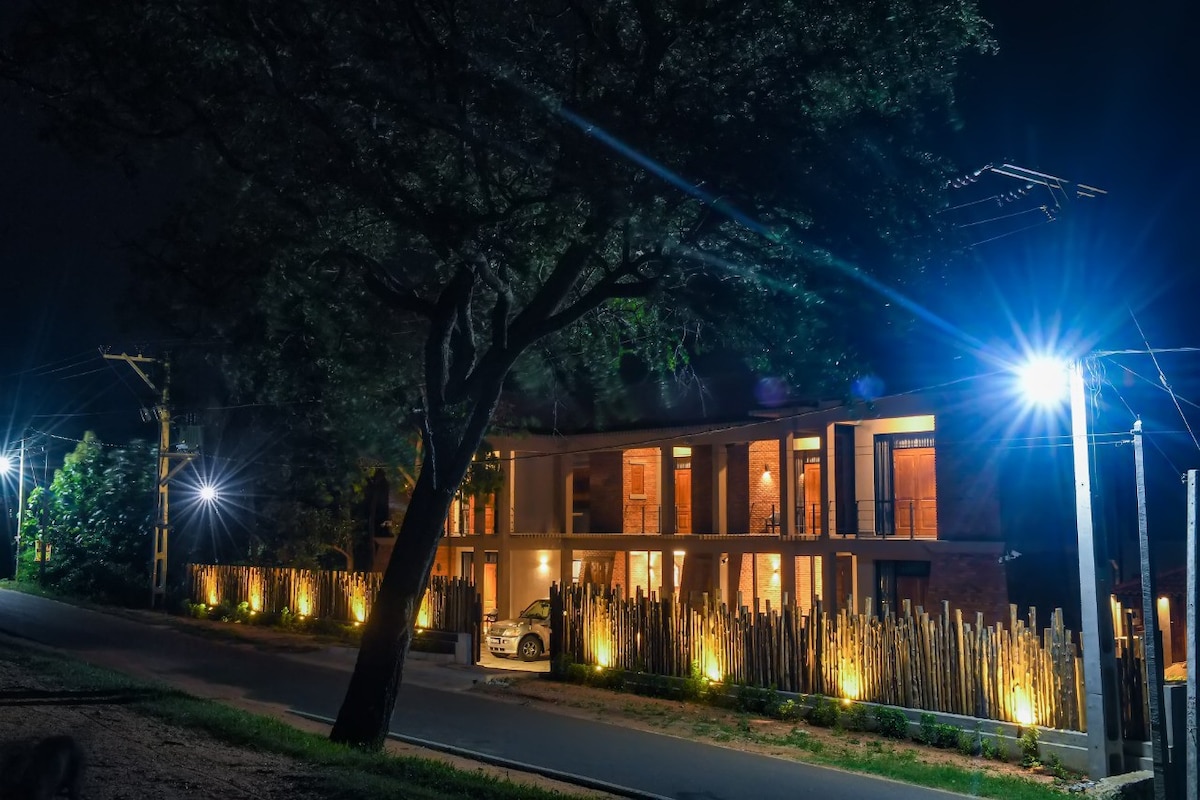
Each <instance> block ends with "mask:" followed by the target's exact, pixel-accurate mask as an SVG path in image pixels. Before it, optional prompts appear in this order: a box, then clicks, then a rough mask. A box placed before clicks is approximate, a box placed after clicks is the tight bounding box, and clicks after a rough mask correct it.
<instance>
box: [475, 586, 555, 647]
mask: <svg viewBox="0 0 1200 800" xmlns="http://www.w3.org/2000/svg"><path fill="white" fill-rule="evenodd" d="M549 620H550V601H549V600H534V601H533V602H532V603H530V604H529V607H528V608H526V609H525V610H524V611H522V612H521V613H520V615H519V616H518V617H517V618H516V619H502V620H499V621H497V622H493V623H492V626H491V627H490V628H489V629H488V635H487V645H488V650H490V651H492V653H494V654H495V655H498V656H514V655H515V656H520V658H521V660H522V661H536V660H538V659H539V658H541V657H542V654H543V653H545V652H546V651H547V650H549V649H550V622H549Z"/></svg>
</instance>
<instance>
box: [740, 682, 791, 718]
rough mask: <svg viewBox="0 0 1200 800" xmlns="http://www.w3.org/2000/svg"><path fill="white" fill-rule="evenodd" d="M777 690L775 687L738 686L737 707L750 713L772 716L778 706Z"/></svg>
mask: <svg viewBox="0 0 1200 800" xmlns="http://www.w3.org/2000/svg"><path fill="white" fill-rule="evenodd" d="M780 704H781V703H780V699H779V692H777V691H775V689H773V688H772V689H760V688H758V687H757V686H739V687H738V690H737V708H738V710H739V711H746V712H749V713H752V714H766V715H768V716H774V715H775V714H776V713H777V711H778V709H779V706H780Z"/></svg>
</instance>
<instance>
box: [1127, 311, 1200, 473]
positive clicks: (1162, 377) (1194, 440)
mask: <svg viewBox="0 0 1200 800" xmlns="http://www.w3.org/2000/svg"><path fill="white" fill-rule="evenodd" d="M1129 316H1130V317H1131V318H1132V319H1133V324H1134V326H1135V327H1136V328H1137V331H1138V334H1139V335H1140V336H1141V337H1142V341H1143V342H1145V343H1146V350H1148V351H1150V359H1151V360H1152V361H1153V362H1154V368H1155V369H1156V370H1158V380H1159V381H1160V382H1161V383H1162V385H1163V387H1164V388H1165V389H1166V390H1167V393H1168V394H1170V395H1171V400H1172V401H1174V403H1175V410H1176V411H1178V412H1179V418H1180V419H1182V420H1183V427H1185V428H1187V431H1188V434H1190V435H1191V437H1192V444H1194V445H1196V450H1197V451H1198V452H1200V439H1197V438H1196V434H1195V433H1193V432H1192V425H1191V423H1190V422H1188V419H1187V415H1186V414H1184V413H1183V407H1182V406H1180V405H1179V398H1178V397H1176V396H1175V390H1174V389H1172V388H1171V384H1169V383H1167V376H1166V375H1164V374H1163V371H1162V367H1161V366H1160V365H1159V363H1158V356H1157V355H1155V353H1154V351H1153V350H1151V348H1150V340H1149V339H1147V338H1146V334H1145V332H1143V331H1142V325H1141V323H1140V322H1138V319H1137V316H1136V315H1134V313H1133V309H1132V308H1129Z"/></svg>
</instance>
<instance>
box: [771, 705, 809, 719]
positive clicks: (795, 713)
mask: <svg viewBox="0 0 1200 800" xmlns="http://www.w3.org/2000/svg"><path fill="white" fill-rule="evenodd" d="M803 711H804V707H803V706H801V705H800V704H799V703H797V702H796V701H795V700H784V701H783V702H782V703H780V704H779V708H777V709H776V710H775V716H776V717H777V718H778V719H781V720H783V721H784V722H796V721H797V720H799V719H800V717H801V716H802V712H803Z"/></svg>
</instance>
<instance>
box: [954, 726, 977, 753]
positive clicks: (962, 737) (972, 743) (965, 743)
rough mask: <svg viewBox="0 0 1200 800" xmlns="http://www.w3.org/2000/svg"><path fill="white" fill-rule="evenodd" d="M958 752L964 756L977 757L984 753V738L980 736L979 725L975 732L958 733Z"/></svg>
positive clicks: (962, 731)
mask: <svg viewBox="0 0 1200 800" xmlns="http://www.w3.org/2000/svg"><path fill="white" fill-rule="evenodd" d="M958 752H960V753H962V754H963V755H964V756H977V755H980V754H981V753H982V752H983V737H982V736H980V735H979V725H978V724H976V725H975V730H973V731H964V730H960V731H959V732H958Z"/></svg>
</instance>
